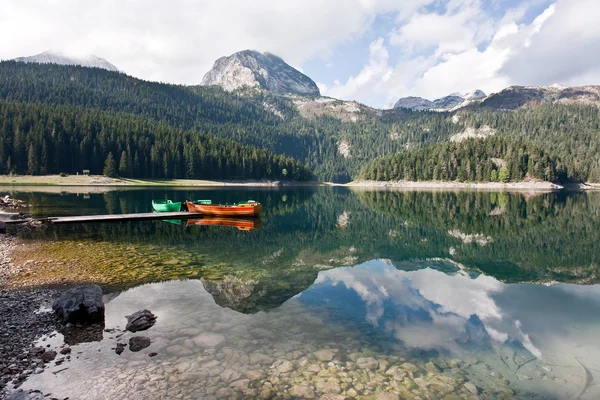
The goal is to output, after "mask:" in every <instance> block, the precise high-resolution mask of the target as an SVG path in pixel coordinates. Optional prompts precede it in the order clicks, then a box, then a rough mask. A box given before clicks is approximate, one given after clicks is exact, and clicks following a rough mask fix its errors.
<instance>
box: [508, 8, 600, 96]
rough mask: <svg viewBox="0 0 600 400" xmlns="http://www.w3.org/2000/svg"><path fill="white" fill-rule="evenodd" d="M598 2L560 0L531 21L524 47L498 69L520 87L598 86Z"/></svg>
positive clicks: (599, 49) (599, 9)
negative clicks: (531, 29)
mask: <svg viewBox="0 0 600 400" xmlns="http://www.w3.org/2000/svg"><path fill="white" fill-rule="evenodd" d="M598 15H600V2H598V1H596V0H577V1H566V0H560V1H558V2H557V3H556V4H555V5H554V6H552V7H551V8H549V9H548V10H547V11H546V12H544V13H543V14H542V15H540V17H539V19H538V20H536V21H534V24H533V25H534V28H535V29H534V30H533V32H532V34H531V35H530V38H528V40H527V41H526V43H525V45H524V46H522V47H520V48H518V49H516V51H515V52H514V55H513V56H512V57H511V58H510V59H509V60H508V61H507V62H506V64H505V65H504V66H503V68H502V73H504V74H506V75H507V76H508V77H509V78H510V80H511V82H514V83H516V84H524V85H545V84H552V83H561V84H566V85H581V84H590V83H595V84H598V83H599V82H600V24H598V18H597V17H598Z"/></svg>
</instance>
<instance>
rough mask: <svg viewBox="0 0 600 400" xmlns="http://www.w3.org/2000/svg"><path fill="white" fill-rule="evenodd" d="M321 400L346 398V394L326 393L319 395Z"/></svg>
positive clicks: (342, 399) (341, 399) (343, 399)
mask: <svg viewBox="0 0 600 400" xmlns="http://www.w3.org/2000/svg"><path fill="white" fill-rule="evenodd" d="M319 399H320V400H346V396H342V395H341V394H336V393H326V394H324V395H323V396H320V397H319Z"/></svg>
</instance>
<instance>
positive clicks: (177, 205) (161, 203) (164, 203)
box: [152, 200, 181, 212]
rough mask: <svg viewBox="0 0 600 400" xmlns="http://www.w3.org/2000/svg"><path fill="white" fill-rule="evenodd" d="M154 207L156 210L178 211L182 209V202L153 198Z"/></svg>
mask: <svg viewBox="0 0 600 400" xmlns="http://www.w3.org/2000/svg"><path fill="white" fill-rule="evenodd" d="M152 208H153V209H154V211H156V212H177V211H180V210H181V202H180V201H178V202H172V201H171V200H152Z"/></svg>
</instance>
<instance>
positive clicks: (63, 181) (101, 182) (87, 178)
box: [0, 175, 318, 187]
mask: <svg viewBox="0 0 600 400" xmlns="http://www.w3.org/2000/svg"><path fill="white" fill-rule="evenodd" d="M0 185H19V186H23V185H35V186H188V187H191V186H266V187H269V186H314V185H318V183H317V182H295V181H209V180H202V179H129V178H108V177H106V176H102V175H68V176H60V175H35V176H30V175H19V176H10V175H0Z"/></svg>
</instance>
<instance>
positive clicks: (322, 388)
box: [316, 381, 342, 399]
mask: <svg viewBox="0 0 600 400" xmlns="http://www.w3.org/2000/svg"><path fill="white" fill-rule="evenodd" d="M316 386H317V391H319V392H321V393H341V391H342V388H340V385H339V383H336V382H329V381H326V382H322V381H317V383H316ZM320 398H321V399H322V398H324V397H323V396H321V397H320Z"/></svg>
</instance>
